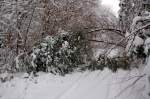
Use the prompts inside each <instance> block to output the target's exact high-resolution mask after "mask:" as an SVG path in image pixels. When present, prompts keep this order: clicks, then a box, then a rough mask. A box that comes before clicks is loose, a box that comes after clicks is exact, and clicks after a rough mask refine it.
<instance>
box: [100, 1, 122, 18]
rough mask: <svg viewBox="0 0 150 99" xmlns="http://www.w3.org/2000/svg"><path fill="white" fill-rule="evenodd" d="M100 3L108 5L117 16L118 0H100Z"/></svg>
mask: <svg viewBox="0 0 150 99" xmlns="http://www.w3.org/2000/svg"><path fill="white" fill-rule="evenodd" d="M102 5H106V6H109V7H110V8H111V9H112V11H113V12H114V14H115V15H116V16H118V11H119V0H102Z"/></svg>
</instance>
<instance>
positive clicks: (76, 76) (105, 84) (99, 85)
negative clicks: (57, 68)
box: [0, 69, 145, 99]
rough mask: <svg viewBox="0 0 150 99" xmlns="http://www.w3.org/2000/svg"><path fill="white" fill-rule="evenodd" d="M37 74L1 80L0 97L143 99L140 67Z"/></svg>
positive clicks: (10, 98)
mask: <svg viewBox="0 0 150 99" xmlns="http://www.w3.org/2000/svg"><path fill="white" fill-rule="evenodd" d="M38 75H39V76H38V77H34V78H33V77H29V78H25V75H24V74H16V75H15V78H14V79H13V80H11V81H8V82H5V83H0V99H144V97H143V95H144V94H143V92H144V88H145V87H144V83H143V82H144V79H143V78H142V77H141V78H139V76H140V75H142V74H141V71H139V70H132V71H123V70H119V71H118V72H117V73H112V72H111V71H109V70H108V69H105V70H104V71H94V72H90V71H86V72H84V73H79V72H76V73H73V74H68V75H66V76H64V77H61V76H56V75H52V74H46V73H39V74H38Z"/></svg>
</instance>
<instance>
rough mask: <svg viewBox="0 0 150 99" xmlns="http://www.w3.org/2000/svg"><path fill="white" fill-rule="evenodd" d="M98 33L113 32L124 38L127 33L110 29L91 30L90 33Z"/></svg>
mask: <svg viewBox="0 0 150 99" xmlns="http://www.w3.org/2000/svg"><path fill="white" fill-rule="evenodd" d="M98 31H111V32H114V33H116V34H118V35H120V36H122V37H125V35H124V34H125V32H124V31H121V30H118V29H109V28H100V29H95V30H91V31H89V32H88V33H93V32H98Z"/></svg>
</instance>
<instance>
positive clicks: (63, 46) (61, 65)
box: [16, 32, 85, 75]
mask: <svg viewBox="0 0 150 99" xmlns="http://www.w3.org/2000/svg"><path fill="white" fill-rule="evenodd" d="M84 43H85V40H84V38H83V36H82V34H81V33H80V32H78V33H61V34H58V35H55V36H47V37H46V38H44V39H43V40H41V41H39V42H37V43H36V44H35V45H34V47H33V50H32V52H31V53H30V54H29V56H30V57H28V55H27V54H26V55H25V54H22V55H20V56H18V57H17V58H16V60H17V61H16V66H17V67H18V68H25V70H26V71H27V72H32V71H33V72H38V71H44V72H52V73H54V74H57V73H58V74H61V75H64V74H66V73H69V72H72V71H73V70H74V69H75V68H77V67H78V66H79V65H81V64H84V61H83V60H84V57H83V56H84V55H83V54H85V53H84V50H85V48H84ZM21 57H22V58H21ZM27 60H28V61H27Z"/></svg>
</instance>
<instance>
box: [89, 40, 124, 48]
mask: <svg viewBox="0 0 150 99" xmlns="http://www.w3.org/2000/svg"><path fill="white" fill-rule="evenodd" d="M87 40H88V41H90V42H100V43H106V44H110V45H116V43H114V42H108V41H103V40H92V39H87ZM118 46H120V47H123V48H125V46H124V45H122V44H118Z"/></svg>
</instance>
